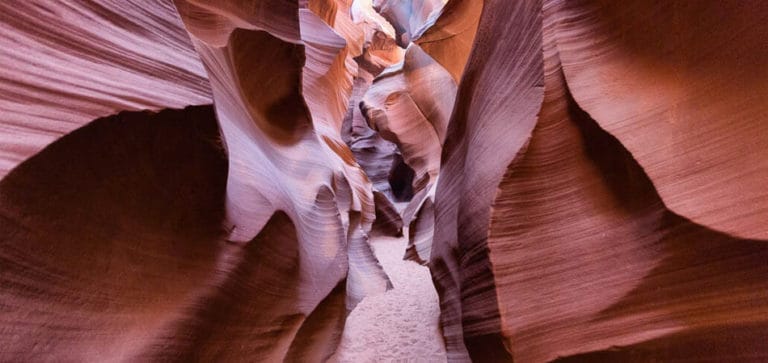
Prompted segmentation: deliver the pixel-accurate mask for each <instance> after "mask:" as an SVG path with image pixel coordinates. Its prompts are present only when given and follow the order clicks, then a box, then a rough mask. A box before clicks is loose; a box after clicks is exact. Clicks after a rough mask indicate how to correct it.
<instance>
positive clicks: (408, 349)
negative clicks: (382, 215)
mask: <svg viewBox="0 0 768 363" xmlns="http://www.w3.org/2000/svg"><path fill="white" fill-rule="evenodd" d="M406 235H407V233H406ZM406 243H407V241H406V239H405V238H390V237H376V239H374V240H373V241H372V244H373V246H374V252H375V253H376V256H377V257H378V258H379V261H380V262H381V264H382V266H383V267H384V270H385V271H386V273H387V274H388V275H389V278H390V279H391V280H392V284H393V285H394V288H393V289H392V290H389V291H387V292H386V293H383V294H379V295H374V296H369V297H366V298H365V299H363V301H361V302H360V303H359V304H358V305H357V307H355V309H354V310H353V311H352V313H351V314H350V315H349V317H348V318H347V323H346V327H345V329H344V335H343V337H342V342H341V345H340V347H339V351H338V355H337V357H336V358H337V359H338V361H340V362H382V361H383V362H390V361H411V362H445V361H446V355H445V345H444V343H443V339H442V335H441V334H440V330H439V313H440V308H439V303H438V297H437V293H436V292H435V288H434V286H433V285H432V278H431V277H430V274H429V269H428V268H427V267H425V266H421V265H419V264H417V263H414V262H411V261H403V259H402V257H403V253H404V251H405V246H406Z"/></svg>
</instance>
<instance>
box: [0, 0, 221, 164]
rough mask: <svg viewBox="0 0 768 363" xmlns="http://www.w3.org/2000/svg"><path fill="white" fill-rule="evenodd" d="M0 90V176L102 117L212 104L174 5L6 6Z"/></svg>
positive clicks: (0, 35)
mask: <svg viewBox="0 0 768 363" xmlns="http://www.w3.org/2000/svg"><path fill="white" fill-rule="evenodd" d="M0 94H2V95H3V96H2V97H0V145H2V148H0V178H1V177H3V176H5V175H6V174H7V173H8V171H10V170H11V169H12V168H13V167H14V166H16V165H17V164H19V163H20V162H21V161H23V160H24V159H27V158H29V157H30V156H32V155H33V154H35V153H36V152H38V151H40V150H41V149H42V148H43V147H45V146H46V145H47V144H50V143H51V142H53V141H54V140H56V139H57V138H59V137H60V136H62V135H64V134H66V133H68V132H70V131H72V130H74V129H76V128H78V127H80V126H82V125H84V124H86V123H87V122H90V121H92V120H94V119H96V118H98V117H103V116H107V115H111V114H114V113H117V112H118V111H122V110H142V109H154V110H158V109H161V108H166V107H183V106H185V105H197V104H209V103H210V102H211V94H210V87H209V85H208V81H207V79H206V75H205V70H204V69H203V67H202V65H201V64H200V60H199V59H198V57H197V54H196V53H195V51H194V49H193V48H192V46H191V44H190V43H189V36H188V35H187V33H186V31H185V30H184V26H183V24H182V23H181V21H180V20H179V15H178V14H177V13H176V9H175V8H174V6H173V4H172V3H171V2H170V1H155V2H152V3H151V4H147V3H146V2H144V1H110V0H106V1H99V2H92V1H70V2H53V1H21V2H20V1H4V2H2V3H1V4H0Z"/></svg>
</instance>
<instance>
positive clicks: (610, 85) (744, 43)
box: [553, 1, 768, 239]
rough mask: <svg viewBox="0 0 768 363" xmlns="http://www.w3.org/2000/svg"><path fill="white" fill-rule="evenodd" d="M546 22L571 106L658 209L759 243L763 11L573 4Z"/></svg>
mask: <svg viewBox="0 0 768 363" xmlns="http://www.w3.org/2000/svg"><path fill="white" fill-rule="evenodd" d="M553 5H554V4H553ZM556 16H557V17H558V19H560V21H558V25H557V26H556V28H555V29H556V30H555V37H556V39H557V43H558V50H559V51H560V54H561V59H562V64H563V72H564V73H565V76H566V78H567V79H568V85H569V87H570V89H571V90H572V92H573V96H574V98H575V99H576V101H577V102H578V103H579V105H581V107H583V108H584V110H585V111H587V112H588V113H589V114H590V115H592V117H593V118H594V119H595V121H597V122H598V124H600V126H601V127H602V128H604V129H605V130H606V131H608V132H609V133H611V134H612V135H614V136H615V137H616V138H618V139H619V141H621V143H622V144H623V145H624V146H625V147H626V148H627V150H629V151H630V152H631V153H632V156H633V157H634V158H635V159H636V160H637V161H638V163H639V164H640V166H642V167H643V169H644V170H645V171H646V172H647V173H648V176H649V177H650V178H651V181H653V184H654V186H655V187H656V188H657V190H658V192H659V195H660V196H661V198H662V200H663V201H664V204H665V205H666V206H667V207H668V208H669V209H670V210H672V211H674V212H675V213H677V214H680V215H682V216H685V217H687V218H689V219H691V220H692V221H694V222H696V223H699V224H701V225H704V226H707V227H710V228H713V229H715V230H719V231H722V232H725V233H728V234H731V235H733V236H737V237H740V238H759V239H768V229H767V228H766V226H765V221H767V220H768V207H766V206H768V188H765V185H766V181H767V180H768V163H767V162H766V158H765V156H766V150H768V131H766V125H765V122H761V120H764V118H765V115H766V113H767V112H768V104H766V102H764V101H763V100H765V98H766V97H767V96H768V82H765V80H766V79H768V69H767V68H766V67H765V66H764V64H765V60H766V59H768V50H766V48H765V47H763V46H762V44H763V43H764V40H765V37H766V34H768V24H766V23H765V21H764V19H765V18H766V16H768V5H766V4H734V6H728V5H726V4H722V3H716V2H712V3H709V2H701V3H695V4H674V3H664V4H645V3H643V2H641V1H630V2H628V3H625V4H621V6H619V4H614V3H611V2H607V1H595V2H572V3H562V4H560V5H558V6H557V15H556ZM646 19H653V21H652V22H648V21H646ZM660 135H661V136H660ZM734 140H738V142H734ZM670 154H672V155H675V157H672V158H670V157H669V155H670Z"/></svg>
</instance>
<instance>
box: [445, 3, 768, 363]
mask: <svg viewBox="0 0 768 363" xmlns="http://www.w3.org/2000/svg"><path fill="white" fill-rule="evenodd" d="M715 8H718V7H716V6H713V7H709V6H703V5H699V4H697V5H691V6H672V5H671V4H669V5H658V6H645V5H643V4H640V3H631V4H628V5H627V6H626V7H625V6H624V5H619V4H608V3H599V2H559V1H545V2H544V4H539V3H536V2H522V3H519V4H516V5H507V4H504V3H503V2H494V1H487V2H486V3H485V9H484V13H483V16H482V18H481V20H480V25H479V28H478V33H477V39H476V41H475V47H474V48H473V50H472V53H471V55H470V58H469V61H468V64H467V67H466V69H465V72H464V75H463V78H462V81H461V84H460V87H459V94H458V96H457V100H458V101H457V106H456V108H455V109H454V113H453V115H452V118H451V121H450V123H449V128H448V136H447V139H446V142H445V145H444V149H445V151H444V153H443V159H442V163H443V165H442V167H441V174H440V180H439V182H438V188H437V193H436V195H435V212H436V218H437V226H439V228H438V229H437V230H436V231H435V234H436V235H435V241H434V245H433V249H432V251H433V252H432V260H431V261H430V267H431V269H432V272H433V278H435V283H436V285H437V287H438V291H439V292H440V294H441V304H442V305H443V314H442V322H443V328H444V334H445V335H446V339H447V340H446V342H447V344H448V349H449V358H450V359H452V360H462V359H465V356H464V354H468V355H469V356H470V357H471V358H472V359H473V360H476V361H509V360H512V359H514V360H516V361H526V362H527V361H532V362H539V361H550V360H555V359H557V358H560V360H562V361H604V360H605V359H608V360H615V361H627V360H629V361H647V360H666V359H683V358H682V357H684V359H693V360H696V359H712V358H713V357H717V358H715V359H736V360H740V359H748V360H762V359H765V358H764V357H765V354H766V352H765V351H764V349H762V345H760V344H752V343H744V342H755V341H756V340H754V339H758V340H759V339H762V338H764V337H765V334H764V331H765V328H764V325H765V320H764V318H763V316H765V309H766V306H765V304H763V301H764V300H765V291H768V290H766V287H765V286H763V285H764V283H763V280H765V276H764V274H765V273H766V269H765V268H764V266H762V265H761V264H760V262H758V261H762V260H764V259H765V256H764V255H765V253H767V252H768V250H766V248H765V247H764V242H763V241H758V240H756V239H755V238H759V237H760V234H759V233H761V232H762V230H760V229H759V228H754V226H756V225H751V223H753V221H754V220H756V219H760V218H761V217H760V215H761V213H762V211H763V209H764V208H765V203H764V202H763V199H762V196H763V192H764V188H759V187H757V185H756V184H751V183H752V181H753V179H752V178H753V177H754V178H756V179H754V180H758V179H759V180H768V179H766V178H765V177H762V176H761V174H760V173H761V170H762V169H763V168H764V166H765V163H764V162H763V161H762V160H761V161H757V160H752V161H749V158H751V157H752V156H750V157H748V158H743V159H742V158H739V160H738V161H737V162H727V160H728V159H729V158H734V157H737V155H740V154H737V153H736V152H734V151H731V150H729V147H739V148H741V146H736V145H738V144H739V143H738V142H735V140H739V139H740V138H739V137H738V136H735V135H734V134H732V133H734V132H740V131H741V130H744V129H742V128H741V127H740V126H738V124H736V127H735V129H730V130H729V131H727V132H724V134H722V137H723V138H722V139H715V140H706V141H704V138H706V136H705V135H713V134H710V132H714V131H711V130H714V129H716V128H717V127H719V126H718V125H724V124H718V123H717V122H715V123H710V124H708V126H706V127H705V130H702V129H697V128H695V127H693V128H692V127H691V125H692V124H691V122H693V120H695V119H701V117H699V116H696V115H697V114H703V113H706V117H707V118H709V117H717V115H718V112H720V111H716V110H718V109H720V110H730V111H728V112H731V113H730V115H731V116H729V117H737V116H735V115H737V114H738V112H742V111H743V112H746V113H749V112H759V111H757V110H759V107H760V105H758V104H755V105H754V106H746V107H742V108H741V111H738V112H737V111H735V107H737V106H736V105H737V104H742V103H741V102H742V101H744V102H747V103H749V101H746V100H748V99H750V98H751V97H752V92H756V94H760V93H761V92H762V91H761V89H762V88H761V87H760V86H755V87H751V83H747V82H746V81H745V82H744V83H742V85H744V88H742V89H741V91H739V92H744V93H735V94H733V93H731V92H730V91H729V90H731V89H732V88H731V86H729V85H728V84H727V83H724V81H723V82H715V81H714V79H716V78H717V77H721V76H722V77H728V76H727V75H728V74H729V72H734V71H730V70H729V71H725V70H723V71H722V72H718V73H713V74H712V75H711V77H708V78H703V79H698V80H696V81H695V82H703V83H701V84H699V86H695V84H696V83H686V82H685V79H686V78H685V77H687V76H686V73H685V72H688V71H693V70H695V69H698V67H707V66H708V65H709V67H710V68H709V69H710V70H714V69H716V68H712V67H716V66H714V65H715V64H722V63H721V61H720V60H719V58H720V57H727V56H726V55H725V54H722V53H719V52H715V51H707V49H711V47H715V46H716V45H715V44H718V41H714V42H713V43H712V44H709V40H708V41H706V43H707V44H706V46H704V43H705V41H704V40H703V39H701V38H700V37H701V34H702V33H703V27H706V26H707V25H706V24H707V23H706V22H704V23H697V25H695V26H694V25H693V24H692V23H689V22H691V21H693V20H692V19H700V20H702V19H703V20H706V19H709V17H711V19H714V12H712V13H710V11H714V9H715ZM541 9H543V14H544V21H543V22H540V21H537V19H539V18H538V14H540V13H541ZM753 10H754V11H756V12H757V13H760V10H759V9H753ZM731 11H733V12H735V13H739V11H740V9H739V8H738V7H737V8H735V9H731ZM630 14H632V15H630ZM638 14H642V15H640V16H638ZM646 14H647V15H646ZM653 14H656V15H658V14H664V15H663V16H661V18H660V19H659V22H660V28H659V29H656V28H654V27H655V23H654V22H653V21H649V22H643V21H645V20H647V19H651V18H653V17H654V16H655V15H653ZM729 14H732V13H729ZM502 19H504V20H502ZM510 19H511V20H510ZM619 19H622V20H619ZM641 19H642V20H641ZM726 19H728V16H726ZM747 19H749V17H747ZM697 21H698V20H697ZM713 21H714V20H713ZM607 24H614V25H615V24H622V25H621V26H614V25H611V26H609V25H607ZM652 24H654V25H652ZM699 26H701V27H702V28H700V27H699ZM711 27H716V26H715V25H711ZM717 27H718V30H717V31H716V32H715V33H716V34H718V35H717V36H719V37H720V38H715V40H716V39H723V41H724V40H725V39H729V40H730V41H731V42H732V43H731V44H730V45H729V47H731V48H732V49H734V50H739V49H744V50H742V52H747V49H749V48H750V47H751V44H752V43H751V42H752V41H753V40H752V39H756V38H757V37H758V35H757V34H763V35H764V34H766V32H765V31H763V30H762V28H761V27H760V26H757V25H754V24H751V23H747V24H744V29H747V28H748V29H749V30H748V31H747V30H745V32H746V33H745V34H744V37H743V38H740V39H738V40H737V39H735V38H734V36H733V33H730V31H731V28H728V27H723V28H719V26H717ZM651 28H654V29H653V30H651ZM683 28H685V29H684V30H683ZM542 29H543V32H542V31H541V30H542ZM667 29H668V30H667ZM672 29H678V30H679V31H672ZM499 32H502V33H504V34H515V35H516V36H517V37H519V38H518V39H515V41H514V42H509V43H506V42H504V41H503V40H496V41H495V42H492V41H489V40H486V39H487V38H486V37H487V36H489V35H490V34H494V33H499ZM720 32H722V33H723V34H720ZM665 33H668V34H671V35H667V36H662V35H660V34H665ZM725 33H728V34H730V35H725ZM654 36H656V38H653V37H654ZM651 38H653V39H659V38H660V39H662V40H661V44H662V45H663V47H662V48H660V49H659V48H656V47H655V46H650V45H649V42H651V41H652V40H651ZM697 39H701V40H697ZM643 42H645V43H643ZM653 42H656V43H654V44H657V43H658V42H659V41H658V40H653ZM686 42H688V43H686ZM733 43H735V44H733ZM487 44H493V46H490V45H487ZM521 48H522V49H521ZM656 49H659V52H660V53H656V54H653V52H654V51H655V50H656ZM542 50H543V53H544V55H545V58H544V60H543V61H542V59H541V58H540V56H539V54H540V53H538V52H540V51H542ZM638 52H640V53H641V54H643V55H642V56H639V57H638V56H637V54H636V53H638ZM661 52H663V53H661ZM502 54H504V55H508V54H514V55H516V57H515V60H516V63H514V64H511V65H510V64H509V63H508V62H509V58H507V59H505V58H504V57H503V56H501V55H502ZM737 54H738V53H737ZM742 54H743V53H742ZM526 55H528V58H526ZM758 58H760V56H759V52H758V53H757V54H755V53H751V52H750V56H749V57H746V56H745V57H737V58H735V59H736V60H734V62H737V63H738V62H741V63H743V66H742V67H734V68H733V69H737V68H738V71H739V72H741V71H743V72H745V74H746V73H747V72H749V70H750V69H754V68H750V67H756V65H757V64H760V62H758V61H756V59H758ZM480 59H483V61H482V62H480ZM762 59H765V58H762ZM561 60H562V61H561ZM697 62H700V63H697ZM655 64H658V65H661V64H665V65H669V67H670V68H669V69H670V71H669V72H667V73H665V74H663V75H662V74H660V73H661V72H666V71H664V70H663V67H660V68H654V67H655V66H654V65H655ZM525 65H529V67H530V68H529V69H527V70H525V71H524V72H521V73H516V70H518V69H521V67H523V66H525ZM486 67H488V68H486ZM722 67H726V65H725V64H722ZM542 68H543V75H544V76H543V81H542V78H539V79H537V78H536V75H537V74H538V75H541V74H542ZM491 69H506V70H508V71H507V72H506V73H496V74H493V73H491V72H490V70H491ZM646 69H648V71H647V72H646V71H644V70H646ZM676 72H683V73H681V74H679V76H676V77H670V76H669V74H670V73H671V74H675V73H676ZM516 74H519V76H518V77H519V78H517V79H515V78H512V77H511V76H514V75H516ZM654 74H656V75H658V76H655V75H654ZM757 74H760V71H754V72H753V73H752V74H751V75H752V76H754V75H757ZM525 77H527V78H525ZM539 77H541V76H539ZM723 79H725V78H722V79H721V80H723ZM737 79H738V78H737ZM499 80H500V81H502V82H505V83H506V86H505V87H497V88H496V87H493V85H494V84H498V83H494V82H496V81H499ZM541 86H543V89H544V98H543V100H542V101H541V102H540V101H538V100H537V99H536V97H537V94H538V95H540V94H541V93H540V91H539V90H541V88H542V87H541ZM681 87H696V89H695V90H694V89H691V90H690V91H686V90H685V89H684V88H681ZM734 87H735V86H734ZM502 89H505V90H514V91H515V93H514V94H511V95H509V96H506V97H505V96H503V95H498V93H499V90H502ZM644 90H647V92H648V93H647V94H646V93H643V92H644ZM571 91H572V92H573V96H572V95H571ZM666 91H669V92H670V93H665V92H666ZM673 92H677V93H673ZM746 93H750V95H749V96H746ZM494 94H496V95H494ZM525 95H530V96H529V97H530V98H528V99H525V98H523V97H524V96H525ZM606 95H609V96H608V97H606ZM673 95H674V96H673ZM707 95H711V96H714V95H727V97H724V98H723V97H720V98H718V99H713V98H709V99H707V98H706V96H707ZM739 95H744V96H739ZM711 96H710V97H711ZM539 97H540V96H539ZM731 97H733V98H731ZM737 98H738V99H739V101H735V99H737ZM497 99H504V100H505V101H506V102H504V103H499V102H494V101H495V100H497ZM518 100H519V101H521V102H520V103H516V102H515V101H518ZM694 100H696V101H694ZM654 102H655V103H654ZM696 102H699V103H696ZM701 102H706V104H707V106H708V107H710V108H708V109H701V108H698V109H696V110H694V109H686V107H688V106H687V105H691V106H690V107H693V106H692V105H694V104H698V105H701ZM538 105H540V109H538V110H537V109H536V108H533V107H532V106H538ZM742 105H744V104H742ZM510 106H512V107H510ZM526 106H527V107H526ZM582 107H583V109H584V111H582ZM537 111H538V113H537ZM585 111H586V112H585ZM587 112H589V113H587ZM722 112H726V111H722ZM590 115H591V116H592V117H594V118H595V119H592V117H591V116H590ZM755 117H756V116H752V117H747V118H746V119H741V121H740V122H742V123H743V125H748V126H745V128H746V129H751V130H752V131H751V132H752V135H750V137H746V138H741V139H744V140H747V141H746V142H747V144H746V145H745V146H747V147H751V146H752V145H759V144H760V142H761V141H759V139H760V135H761V133H760V132H759V131H758V132H756V130H758V129H759V127H760V123H759V122H756V121H755ZM727 119H728V118H726V120H727ZM664 120H668V121H664ZM747 120H750V121H747ZM678 121H679V122H678ZM685 122H687V123H685ZM718 122H719V121H718ZM723 122H726V121H723ZM662 124H663V125H662ZM652 125H653V126H652ZM731 125H734V123H730V124H729V127H730V126H731ZM708 127H712V129H709V130H707V128H708ZM720 127H722V126H720ZM675 128H676V129H675ZM489 130H492V133H487V132H488V131H489ZM659 130H669V132H663V131H662V132H659ZM676 130H677V131H676ZM498 135H506V138H503V139H502V138H498V137H497V136H498ZM659 135H662V136H659ZM614 136H615V137H614ZM726 139H727V140H728V141H725V140H726ZM717 140H720V142H727V143H729V146H723V147H722V148H718V147H717V145H718V141H717ZM665 145H666V146H665ZM704 150H707V152H708V153H709V154H708V157H709V160H708V161H707V163H708V164H707V165H709V166H701V168H699V166H700V165H702V164H701V163H698V162H696V161H695V160H693V159H691V158H694V159H695V158H696V157H697V156H696V155H697V153H699V152H705V151H704ZM491 152H493V154H491ZM715 154H717V155H715ZM490 155H493V156H490ZM480 161H482V162H480ZM742 162H745V163H749V165H748V166H746V165H745V166H743V167H742V166H740V165H742V164H741V163H742ZM716 163H717V165H722V166H723V167H725V168H726V170H728V169H727V168H731V167H732V168H734V169H733V171H732V172H731V173H729V172H728V171H726V170H720V169H719V168H717V167H713V165H714V164H716ZM720 163H723V164H720ZM675 168H677V169H676V171H675ZM721 172H722V173H721ZM646 173H647V174H646ZM683 174H684V175H683ZM705 175H706V176H705ZM741 175H743V176H744V180H741V181H740V182H738V183H736V184H731V185H729V186H727V187H721V185H722V184H721V183H729V182H727V181H728V180H731V179H730V178H734V177H738V176H741ZM672 178H674V181H673V179H672ZM673 185H674V186H673ZM496 186H498V187H496ZM731 187H733V188H740V189H743V193H742V194H739V195H738V196H735V197H734V198H727V197H725V196H727V195H728V193H731V192H730V191H729V190H730V188H731ZM674 188H678V189H674ZM683 189H685V190H683ZM470 190H472V191H473V192H474V193H475V195H474V198H467V197H464V196H465V195H467V194H469V193H470ZM673 190H674V192H672V191H673ZM699 191H701V192H702V193H698V192H699ZM710 193H711V194H710ZM691 194H697V196H696V197H690V195H691ZM723 197H724V198H723ZM742 197H745V198H749V199H750V203H749V206H748V207H745V208H744V209H742V210H740V211H739V212H735V208H738V207H736V204H735V203H738V200H742V199H740V198H742ZM717 198H722V199H718V200H719V201H718V202H717V203H712V204H709V205H707V206H703V204H707V203H709V201H710V200H712V199H717ZM718 203H720V204H718ZM742 203H743V202H742ZM718 206H719V207H718ZM742 211H743V213H744V214H741V213H742ZM741 216H744V218H741ZM755 218H756V219H755ZM763 219H764V218H763ZM454 221H455V222H454ZM697 222H698V223H701V224H697ZM718 230H720V231H718ZM721 231H726V232H731V234H730V235H729V234H726V233H723V232H721ZM756 233H757V234H756ZM740 237H751V238H753V239H751V240H750V239H742V238H740ZM732 336H739V337H741V338H742V339H744V341H736V340H734V339H732V338H730V337H732ZM713 344H714V345H715V346H717V348H716V349H712V345H713ZM464 349H466V352H467V353H465V350H464ZM725 357H728V358H725Z"/></svg>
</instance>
